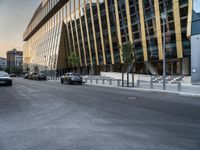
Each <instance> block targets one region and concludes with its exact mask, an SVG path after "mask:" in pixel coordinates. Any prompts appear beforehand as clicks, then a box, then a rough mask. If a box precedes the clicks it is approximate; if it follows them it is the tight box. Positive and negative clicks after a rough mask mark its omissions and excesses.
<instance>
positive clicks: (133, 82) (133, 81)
mask: <svg viewBox="0 0 200 150" xmlns="http://www.w3.org/2000/svg"><path fill="white" fill-rule="evenodd" d="M134 86H135V79H134V64H133V68H132V87H134Z"/></svg>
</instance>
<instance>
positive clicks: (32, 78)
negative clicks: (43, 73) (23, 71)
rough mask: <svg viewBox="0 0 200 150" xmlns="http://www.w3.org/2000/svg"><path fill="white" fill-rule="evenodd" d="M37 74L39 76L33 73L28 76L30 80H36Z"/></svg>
mask: <svg viewBox="0 0 200 150" xmlns="http://www.w3.org/2000/svg"><path fill="white" fill-rule="evenodd" d="M37 74H38V73H36V72H31V73H30V74H29V75H28V79H31V80H35V78H36V75H37Z"/></svg>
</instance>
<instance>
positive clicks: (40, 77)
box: [34, 73, 47, 80]
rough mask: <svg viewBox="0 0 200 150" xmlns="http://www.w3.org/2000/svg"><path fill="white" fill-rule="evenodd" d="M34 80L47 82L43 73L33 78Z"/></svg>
mask: <svg viewBox="0 0 200 150" xmlns="http://www.w3.org/2000/svg"><path fill="white" fill-rule="evenodd" d="M34 79H35V80H47V77H46V76H45V74H43V73H38V74H36V75H35V76H34Z"/></svg>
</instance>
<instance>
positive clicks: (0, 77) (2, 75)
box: [0, 71, 12, 86]
mask: <svg viewBox="0 0 200 150" xmlns="http://www.w3.org/2000/svg"><path fill="white" fill-rule="evenodd" d="M0 85H9V86H12V79H11V77H10V75H9V74H8V73H6V72H4V71H0Z"/></svg>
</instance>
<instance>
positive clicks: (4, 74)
mask: <svg viewBox="0 0 200 150" xmlns="http://www.w3.org/2000/svg"><path fill="white" fill-rule="evenodd" d="M0 77H9V74H7V73H0Z"/></svg>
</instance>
